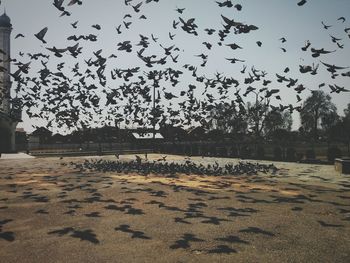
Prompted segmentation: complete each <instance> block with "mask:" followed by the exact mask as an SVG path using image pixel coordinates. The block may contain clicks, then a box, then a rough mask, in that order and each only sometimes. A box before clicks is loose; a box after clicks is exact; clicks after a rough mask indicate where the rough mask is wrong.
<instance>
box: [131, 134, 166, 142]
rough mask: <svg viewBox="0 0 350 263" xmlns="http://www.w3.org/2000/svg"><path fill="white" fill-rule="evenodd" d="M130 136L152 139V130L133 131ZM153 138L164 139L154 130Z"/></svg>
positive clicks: (139, 138)
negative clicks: (143, 131) (144, 131)
mask: <svg viewBox="0 0 350 263" xmlns="http://www.w3.org/2000/svg"><path fill="white" fill-rule="evenodd" d="M132 136H134V137H135V139H138V140H145V139H146V140H147V139H148V140H149V139H153V132H146V133H138V132H133V133H132ZM154 138H155V139H164V137H163V135H161V134H160V133H159V132H156V133H155V134H154Z"/></svg>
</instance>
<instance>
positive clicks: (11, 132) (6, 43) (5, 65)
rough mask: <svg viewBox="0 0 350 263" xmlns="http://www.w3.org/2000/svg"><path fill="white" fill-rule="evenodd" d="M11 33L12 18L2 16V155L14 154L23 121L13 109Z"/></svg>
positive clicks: (0, 87) (0, 112)
mask: <svg viewBox="0 0 350 263" xmlns="http://www.w3.org/2000/svg"><path fill="white" fill-rule="evenodd" d="M11 31H12V25H11V20H10V18H9V17H8V16H7V15H6V13H4V14H3V15H1V16H0V153H2V152H14V151H15V150H16V144H15V130H16V126H17V123H18V122H19V121H21V115H20V114H19V113H20V110H19V109H18V107H14V105H13V106H12V107H11V79H10V72H11V71H10V70H11V66H10V63H11V49H10V48H11V46H10V43H11V39H10V38H11Z"/></svg>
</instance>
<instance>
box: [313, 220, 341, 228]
mask: <svg viewBox="0 0 350 263" xmlns="http://www.w3.org/2000/svg"><path fill="white" fill-rule="evenodd" d="M317 222H318V223H319V224H320V225H321V226H323V227H344V225H337V224H329V223H326V222H324V221H322V220H318V221H317Z"/></svg>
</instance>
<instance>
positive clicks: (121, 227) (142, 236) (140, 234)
mask: <svg viewBox="0 0 350 263" xmlns="http://www.w3.org/2000/svg"><path fill="white" fill-rule="evenodd" d="M114 230H115V231H121V232H124V233H129V234H131V238H139V239H151V238H150V237H148V236H146V235H145V233H144V232H142V231H135V230H132V229H130V226H129V225H119V227H116V228H115V229H114Z"/></svg>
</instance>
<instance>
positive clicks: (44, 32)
mask: <svg viewBox="0 0 350 263" xmlns="http://www.w3.org/2000/svg"><path fill="white" fill-rule="evenodd" d="M47 30H48V28H47V27H44V28H43V29H41V30H40V32H39V33H36V34H34V36H36V38H37V39H39V40H40V41H41V42H43V43H44V44H46V41H45V40H44V37H45V35H46V33H47Z"/></svg>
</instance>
